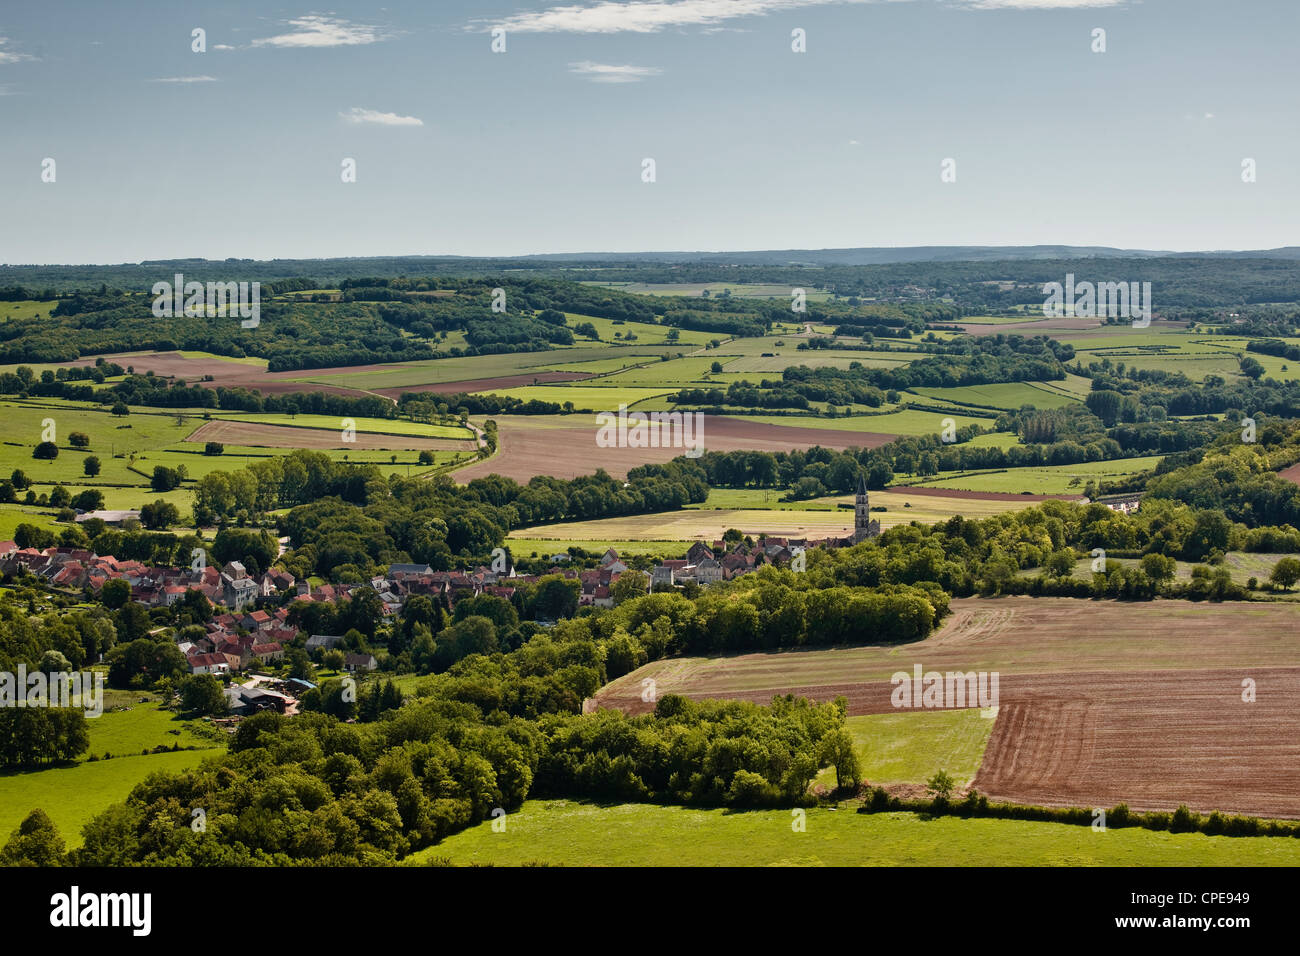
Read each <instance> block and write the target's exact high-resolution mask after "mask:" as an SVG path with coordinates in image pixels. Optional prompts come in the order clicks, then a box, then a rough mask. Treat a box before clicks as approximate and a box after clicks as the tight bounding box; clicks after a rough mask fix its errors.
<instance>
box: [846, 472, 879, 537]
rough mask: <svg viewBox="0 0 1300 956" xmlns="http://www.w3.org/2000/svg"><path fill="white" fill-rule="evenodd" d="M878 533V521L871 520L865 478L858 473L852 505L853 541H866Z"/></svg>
mask: <svg viewBox="0 0 1300 956" xmlns="http://www.w3.org/2000/svg"><path fill="white" fill-rule="evenodd" d="M878 534H880V522H879V521H872V520H871V505H870V503H869V502H868V500H867V479H866V477H865V476H864V475H862V474H859V475H858V494H857V498H856V499H855V501H854V505H853V539H852V540H853V543H854V544H857V543H858V542H859V541H866V540H867V539H868V538H874V537H875V536H876V535H878Z"/></svg>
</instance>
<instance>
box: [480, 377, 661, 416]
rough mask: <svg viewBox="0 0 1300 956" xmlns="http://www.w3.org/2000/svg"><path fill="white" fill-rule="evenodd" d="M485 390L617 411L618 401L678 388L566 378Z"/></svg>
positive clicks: (628, 401)
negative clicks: (551, 382) (558, 381)
mask: <svg viewBox="0 0 1300 956" xmlns="http://www.w3.org/2000/svg"><path fill="white" fill-rule="evenodd" d="M602 381H603V380H602ZM483 391H484V392H485V393H490V394H493V395H508V396H510V397H511V398H517V399H519V400H520V401H522V402H530V401H533V400H537V401H539V402H555V403H556V404H559V405H563V404H564V403H565V402H572V403H573V407H574V408H590V409H592V410H593V411H597V412H603V411H613V412H617V411H618V407H619V405H628V406H632V405H635V404H636V403H637V402H641V401H644V400H646V399H649V398H656V397H658V396H660V395H667V394H669V393H670V392H675V391H677V389H676V387H670V386H663V387H660V388H636V387H627V388H620V387H612V386H605V385H581V384H571V383H567V382H566V383H561V384H557V385H521V386H519V387H517V388H504V389H503V388H489V389H484V390H483Z"/></svg>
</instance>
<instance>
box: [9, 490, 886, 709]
mask: <svg viewBox="0 0 1300 956" xmlns="http://www.w3.org/2000/svg"><path fill="white" fill-rule="evenodd" d="M868 512H869V509H868V507H867V501H866V488H865V487H860V489H859V495H858V502H857V508H856V520H855V530H854V533H853V534H852V535H851V536H849V537H848V538H843V539H829V540H826V541H809V540H806V539H797V538H775V537H762V538H759V540H758V541H757V542H755V543H736V544H733V545H731V546H728V545H727V544H726V543H725V542H723V541H714V542H713V543H712V546H710V545H708V544H706V543H705V542H703V541H697V542H695V543H694V544H692V545H691V546H690V548H689V549H688V550H687V552H686V556H685V557H684V558H680V559H673V560H668V561H664V562H662V563H661V564H659V565H657V566H656V567H654V568H653V569H652V570H651V573H650V579H649V582H648V590H655V589H656V588H658V589H663V588H664V587H677V586H679V585H684V584H689V583H693V584H698V585H702V586H707V585H710V584H715V583H717V582H720V581H729V580H732V579H733V578H736V577H739V576H740V575H744V574H749V573H751V572H753V571H755V570H757V569H758V568H759V567H760V566H762V565H764V564H785V563H788V562H790V561H792V560H794V558H795V557H796V555H798V554H799V553H800V552H801V551H803V550H805V549H807V548H810V547H841V546H844V545H848V544H855V543H857V542H858V541H860V540H863V539H864V538H867V537H872V536H874V535H876V534H879V524H878V523H876V522H874V521H871V520H870V515H869V513H868ZM568 558H569V556H568V555H555V556H554V557H553V559H552V560H554V561H555V562H556V564H555V566H553V567H551V568H550V569H549V571H547V572H546V573H547V574H559V575H561V576H563V577H564V578H566V579H569V580H576V581H577V582H578V584H579V598H578V605H579V607H593V608H606V607H613V605H614V599H613V592H612V588H613V586H614V584H615V582H617V581H618V580H619V578H620V577H622V575H623V574H624V573H626V572H627V570H628V566H627V564H625V563H624V562H623V560H622V559H621V558H620V557H619V554H618V552H617V551H615V550H614V549H613V548H610V549H609V550H608V551H606V552H605V554H604V555H603V556H602V557H601V559H600V562H599V565H598V566H597V567H595V568H591V569H585V570H579V569H575V568H561V567H560V566H559V564H560V563H563V562H565V561H567V560H568ZM23 569H25V570H26V571H27V572H28V573H30V574H32V575H35V576H36V577H37V578H40V579H41V580H42V581H43V582H44V583H45V584H47V585H49V586H50V587H53V588H60V589H64V590H75V591H80V590H86V589H89V590H91V591H98V590H100V589H101V588H102V587H103V586H104V585H105V584H107V583H108V582H109V581H113V580H122V581H126V582H128V583H129V584H130V586H131V599H132V600H133V601H137V602H139V603H141V604H144V605H146V606H149V607H169V606H171V605H173V604H175V603H177V602H179V601H182V600H184V599H185V596H186V594H187V593H188V592H190V591H197V592H198V593H200V594H203V595H204V596H205V597H206V598H207V599H208V600H209V601H210V602H211V603H212V604H213V605H216V606H217V607H218V608H219V609H221V612H222V613H220V614H218V615H216V616H214V617H213V618H212V619H211V620H210V621H209V622H208V623H207V625H206V633H205V634H204V635H203V636H202V637H198V638H195V639H192V640H184V641H182V642H180V643H179V644H178V645H177V646H178V647H179V649H180V650H181V651H182V653H184V654H185V656H186V659H187V660H188V661H189V665H190V671H191V673H193V674H217V675H224V674H229V673H234V672H239V671H245V670H247V669H248V668H249V666H250V665H251V664H253V663H254V662H255V661H256V662H270V661H278V660H281V659H282V658H283V657H284V653H285V648H286V647H287V646H288V645H289V644H290V643H291V642H292V641H293V640H295V638H296V637H297V631H296V630H295V629H294V628H293V627H291V626H289V623H288V617H289V611H288V604H290V603H292V602H293V601H320V602H326V603H334V602H338V601H341V600H345V599H347V598H349V597H350V596H351V595H352V593H353V592H354V591H356V590H357V589H359V588H369V589H371V590H373V591H374V592H375V594H377V595H378V597H379V600H380V604H381V607H382V613H383V615H384V617H386V618H387V617H391V616H394V615H397V614H399V613H400V612H401V609H402V606H403V605H404V604H405V602H406V600H407V599H408V598H410V597H412V596H414V595H425V596H428V597H429V598H431V599H433V600H434V601H436V602H437V603H439V604H441V605H442V606H443V607H445V608H447V609H448V610H453V609H454V608H455V605H456V603H457V602H458V601H460V600H462V599H464V598H465V597H471V596H475V595H480V594H488V595H491V596H493V597H498V598H502V599H505V600H507V601H508V600H510V599H511V598H513V597H514V596H515V594H516V593H517V592H518V590H519V589H520V588H521V587H523V586H525V585H527V584H530V583H535V582H537V581H538V580H540V577H541V576H540V575H519V574H516V573H515V571H514V570H513V569H510V570H508V571H497V570H492V569H489V568H485V567H479V568H477V569H474V570H467V571H435V570H434V569H433V568H432V567H431V566H429V565H427V564H394V565H392V566H391V567H390V568H389V569H388V573H387V574H386V575H384V576H382V577H376V578H373V579H371V580H370V581H368V582H364V583H358V584H338V585H331V584H322V585H320V586H318V587H316V588H312V587H311V586H310V584H309V583H308V582H307V581H300V580H295V578H294V576H293V575H292V574H290V573H288V572H287V571H283V570H281V569H278V568H272V569H271V570H269V571H267V572H265V573H263V574H260V575H253V574H250V573H249V572H248V570H247V569H246V568H245V567H244V566H243V565H242V564H241V563H240V562H238V561H231V562H230V563H228V564H226V565H225V566H224V567H220V568H218V567H215V566H200V567H196V568H178V567H153V566H150V565H147V564H145V563H143V562H140V561H134V560H119V559H117V558H115V557H112V556H111V555H107V556H101V555H97V554H95V553H94V552H91V551H87V550H82V549H77V548H62V547H56V548H46V549H43V550H38V549H36V548H19V547H17V545H16V544H15V543H14V542H12V541H4V542H0V573H18V572H19V571H20V570H23ZM275 604H278V605H279V606H278V607H275V606H274V605H275ZM342 641H343V637H342V636H339V635H330V634H314V635H311V636H310V637H309V639H308V641H307V650H308V651H309V652H311V651H316V650H320V651H327V650H332V649H335V648H338V647H339V645H340V644H341V642H342ZM342 650H344V666H345V667H346V669H347V670H349V671H353V672H364V671H371V670H374V669H375V667H376V666H377V662H376V660H375V658H374V657H373V656H372V655H370V654H358V653H353V652H351V651H350V650H349V649H347V648H342ZM266 702H267V701H266V700H263V701H262V702H261V703H262V704H266ZM248 705H249V706H253V704H252V703H249V704H248Z"/></svg>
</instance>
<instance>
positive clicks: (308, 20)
mask: <svg viewBox="0 0 1300 956" xmlns="http://www.w3.org/2000/svg"><path fill="white" fill-rule="evenodd" d="M288 23H289V25H290V26H291V27H293V28H294V29H293V30H292V31H290V32H289V33H281V34H279V35H278V36H273V37H264V38H262V39H260V40H254V41H253V46H274V47H288V48H292V47H330V46H361V45H364V44H367V43H378V42H379V41H381V40H387V39H389V37H390V36H391V35H392V34H389V33H386V32H385V31H383V30H382V29H380V28H379V27H375V26H369V25H367V24H364V23H353V22H352V21H351V20H344V19H342V18H340V17H324V16H319V15H317V14H312V15H310V16H305V17H297V18H295V19H292V20H289V21H288Z"/></svg>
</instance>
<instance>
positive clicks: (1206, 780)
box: [595, 598, 1300, 817]
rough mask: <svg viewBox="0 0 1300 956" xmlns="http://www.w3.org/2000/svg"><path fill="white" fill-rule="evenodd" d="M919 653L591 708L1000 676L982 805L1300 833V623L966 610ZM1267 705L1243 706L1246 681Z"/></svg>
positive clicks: (1163, 605)
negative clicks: (1299, 825) (1141, 814)
mask: <svg viewBox="0 0 1300 956" xmlns="http://www.w3.org/2000/svg"><path fill="white" fill-rule="evenodd" d="M953 608H954V613H953V615H952V616H951V617H950V618H949V619H948V621H947V622H946V623H945V625H944V626H943V627H942V628H941V629H940V630H939V631H938V632H936V633H935V634H934V635H932V636H931V637H930V638H928V639H927V640H925V641H920V642H918V643H916V644H910V645H903V646H899V647H886V646H878V647H855V648H835V649H826V650H809V651H787V652H783V653H776V654H745V655H738V656H734V657H724V658H678V659H674V660H668V661H658V662H655V663H653V664H649V665H646V666H645V667H642V668H640V669H639V670H637V671H634V672H633V673H631V674H628V675H626V676H625V677H623V678H620V679H619V680H617V681H614V682H612V683H610V684H608V685H606V686H605V687H604V688H602V689H601V691H600V692H599V693H598V694H597V696H596V698H595V705H596V706H598V707H615V708H618V709H621V710H626V711H628V712H632V713H639V712H645V711H648V710H650V709H651V708H652V707H653V704H651V703H646V702H643V701H642V700H641V692H642V687H643V684H642V681H643V680H646V679H652V680H654V682H655V692H656V694H657V695H658V696H663V695H665V694H683V695H685V696H688V697H694V698H706V697H719V698H733V699H743V700H752V701H755V702H758V703H767V702H769V701H770V700H771V699H772V697H773V696H775V695H777V694H786V693H795V694H799V695H801V696H806V697H810V698H812V699H815V700H833V699H834V698H836V697H840V696H843V697H845V698H847V699H848V704H849V713H850V714H869V713H891V712H897V711H896V710H895V708H894V707H893V705H892V702H891V700H890V694H891V692H892V691H893V689H894V687H893V685H892V684H891V683H890V682H889V678H890V676H891V675H892V674H894V673H896V672H898V671H903V672H906V673H909V674H911V673H912V671H913V666H914V665H915V664H920V665H921V666H922V668H923V670H924V671H926V672H930V671H939V672H943V673H946V672H948V671H965V672H969V671H988V672H993V671H996V672H998V674H999V705H1000V707H999V710H998V712H997V717H996V720H997V723H996V724H995V725H994V730H993V735H992V737H991V739H990V741H989V744H988V748H987V750H986V752H985V757H984V763H983V765H982V767H981V769H980V772H979V774H978V776H977V777H976V779H975V783H974V785H975V787H976V788H978V789H979V790H980V791H981V792H983V793H987V794H989V795H990V796H991V797H994V798H998V799H1004V800H1011V801H1014V802H1018V803H1035V804H1044V805H1058V806H1102V807H1110V806H1114V805H1115V804H1116V803H1121V802H1123V803H1127V804H1128V805H1129V806H1130V807H1132V808H1133V809H1158V810H1169V809H1173V808H1174V807H1176V806H1177V805H1178V804H1179V803H1186V804H1187V805H1188V806H1190V807H1192V808H1193V809H1194V810H1199V811H1209V810H1214V809H1218V810H1225V811H1233V812H1238V813H1249V814H1257V815H1262V816H1277V817H1300V607H1292V606H1288V605H1282V604H1276V605H1273V604H1270V605H1263V604H1259V605H1254V604H1218V605H1215V604H1197V603H1192V602H1186V601H1157V602H1151V603H1141V604H1126V603H1117V602H1097V601H1079V600H1071V599H1065V598H1038V599H1034V598H1004V599H978V598H976V599H961V600H956V601H954V602H953ZM1246 679H1250V680H1251V681H1253V682H1254V686H1255V694H1256V699H1255V701H1254V702H1251V703H1247V702H1245V701H1243V699H1242V693H1243V685H1242V682H1243V680H1246Z"/></svg>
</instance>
